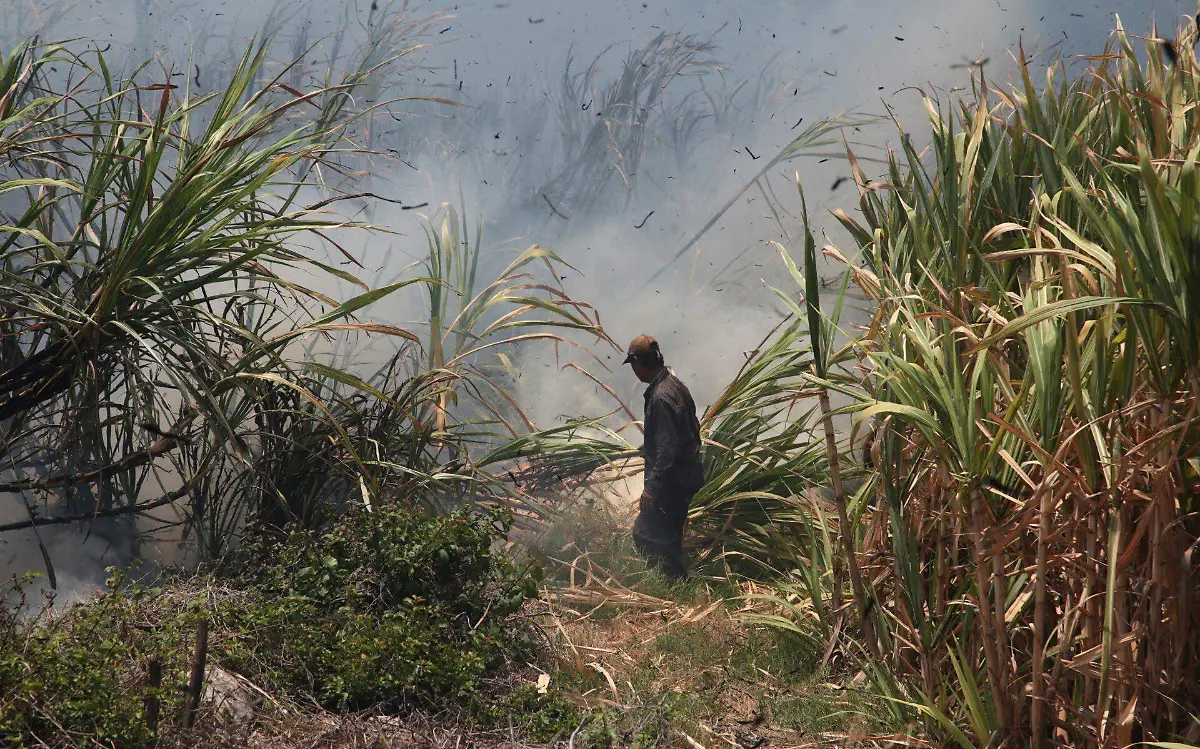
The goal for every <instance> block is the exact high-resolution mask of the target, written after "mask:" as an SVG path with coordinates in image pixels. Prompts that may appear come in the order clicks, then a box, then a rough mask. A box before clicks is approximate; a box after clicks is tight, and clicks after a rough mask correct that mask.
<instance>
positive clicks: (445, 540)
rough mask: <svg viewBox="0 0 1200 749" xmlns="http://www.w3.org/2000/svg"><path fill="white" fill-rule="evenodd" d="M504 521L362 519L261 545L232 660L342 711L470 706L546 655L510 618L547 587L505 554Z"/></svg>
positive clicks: (493, 516) (244, 563) (463, 514)
mask: <svg viewBox="0 0 1200 749" xmlns="http://www.w3.org/2000/svg"><path fill="white" fill-rule="evenodd" d="M507 529H508V519H507V517H505V516H504V515H502V514H499V513H495V512H491V513H481V512H479V511H478V510H467V511H460V512H457V513H454V514H451V515H446V516H429V515H426V514H423V513H421V512H419V511H416V510H413V509H410V508H405V507H399V506H394V505H393V506H383V507H376V508H375V509H374V511H373V512H368V511H366V510H365V509H357V510H353V511H351V512H350V513H348V514H347V515H345V516H343V517H342V518H340V519H339V520H338V521H337V523H336V524H335V525H334V526H333V527H332V528H330V529H328V530H327V531H325V532H323V533H314V532H312V531H308V530H304V529H296V530H293V531H292V532H290V533H289V534H288V536H287V537H286V538H285V539H283V540H282V541H271V540H260V541H259V542H257V543H254V544H252V545H251V546H250V548H249V550H248V552H247V553H246V554H245V555H244V556H243V558H242V559H241V560H240V564H239V567H241V568H242V569H244V570H248V572H246V573H244V574H243V575H242V577H241V584H242V585H243V586H245V587H246V588H247V589H249V590H252V591H253V596H252V600H253V601H254V602H253V603H252V604H251V605H249V606H246V607H244V608H242V609H240V610H238V611H234V612H229V613H230V615H231V616H232V617H233V618H234V620H235V621H233V622H231V624H232V625H233V626H232V627H231V628H232V629H233V630H234V631H235V632H237V633H238V634H237V635H236V636H235V637H233V638H232V639H231V640H229V641H227V642H226V643H225V644H223V646H222V652H221V656H222V658H223V659H224V661H225V662H226V663H227V664H228V665H230V666H231V667H233V668H234V669H235V670H239V671H241V672H243V673H247V674H257V675H258V676H259V677H261V678H263V679H264V680H265V681H267V682H268V683H270V684H272V685H273V686H274V687H275V688H278V689H282V690H285V691H288V692H292V693H303V694H311V695H314V696H315V697H316V698H317V699H318V701H320V702H321V704H323V705H324V706H326V707H328V708H331V709H342V708H351V709H357V708H364V707H370V706H377V705H391V706H398V705H402V704H412V703H428V702H432V701H434V700H438V701H445V700H447V699H449V700H452V701H458V702H462V701H465V700H467V699H469V698H471V697H472V696H473V695H475V694H476V693H477V692H478V691H479V690H480V689H481V687H482V684H483V680H484V679H485V678H487V677H488V676H489V675H491V674H493V673H495V672H496V671H497V670H498V669H500V668H501V667H502V666H503V665H504V664H505V663H506V661H507V660H508V659H510V658H514V657H519V656H523V655H525V654H527V653H528V652H529V650H530V649H531V648H532V646H533V644H534V643H533V640H532V638H531V637H530V636H529V634H528V632H524V631H522V629H521V628H520V627H514V626H513V623H512V622H511V621H510V620H509V618H510V616H511V615H512V614H513V613H514V612H516V611H517V610H518V609H519V608H520V607H521V605H522V604H523V603H524V601H525V597H526V596H527V595H530V594H532V593H533V592H534V591H535V590H536V584H537V580H536V579H535V577H534V575H533V574H531V573H528V572H525V571H518V570H517V569H515V568H514V567H513V566H512V564H511V563H510V562H509V561H508V560H507V559H506V558H504V557H503V556H502V555H500V554H497V553H494V552H493V549H492V545H493V543H494V542H495V541H497V540H499V539H501V538H503V536H504V534H505V533H506V532H507Z"/></svg>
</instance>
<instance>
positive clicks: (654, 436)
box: [625, 335, 704, 579]
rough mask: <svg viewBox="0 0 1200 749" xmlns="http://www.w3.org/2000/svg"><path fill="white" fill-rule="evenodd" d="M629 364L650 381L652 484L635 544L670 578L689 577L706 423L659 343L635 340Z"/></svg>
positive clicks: (647, 447)
mask: <svg viewBox="0 0 1200 749" xmlns="http://www.w3.org/2000/svg"><path fill="white" fill-rule="evenodd" d="M627 354H628V355H627V356H626V357H625V363H626V364H629V365H630V366H632V367H633V373H634V374H635V375H637V378H638V379H639V380H641V381H642V382H644V383H646V385H647V387H646V395H645V397H646V410H645V444H644V445H643V447H642V455H643V457H644V458H645V462H646V470H645V477H646V488H645V489H644V490H643V491H642V496H641V499H640V500H639V502H638V516H637V520H635V521H634V523H633V542H634V545H635V546H636V547H637V550H638V553H640V554H641V555H642V556H644V557H646V559H647V560H648V561H649V562H650V563H651V564H653V565H656V566H659V567H660V568H661V569H662V571H663V572H664V573H665V574H667V575H668V576H669V577H673V578H676V579H681V578H684V577H686V576H687V567H686V566H685V565H684V561H683V526H684V524H685V523H687V514H688V505H689V504H691V501H692V497H693V496H694V495H695V494H696V492H697V491H699V490H700V487H701V486H703V485H704V469H703V466H702V465H701V463H700V422H699V421H698V420H697V419H696V403H695V401H693V400H692V394H691V393H689V392H688V389H687V386H686V385H684V384H683V383H682V382H680V381H679V378H677V377H676V376H675V375H673V374H671V372H670V370H668V369H667V367H666V364H665V362H664V361H663V355H662V350H661V349H659V347H658V341H656V340H654V339H653V338H651V337H650V336H647V335H640V336H638V337H637V338H634V339H633V342H632V343H630V344H629V350H628V352H627Z"/></svg>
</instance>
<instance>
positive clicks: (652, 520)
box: [633, 486, 695, 578]
mask: <svg viewBox="0 0 1200 749" xmlns="http://www.w3.org/2000/svg"><path fill="white" fill-rule="evenodd" d="M694 494H695V492H694V491H688V490H687V489H686V488H685V487H682V486H671V487H668V488H667V489H666V490H665V491H662V492H660V496H657V497H654V498H653V499H652V501H651V502H650V503H648V504H647V506H646V507H645V508H643V509H642V510H641V511H640V512H638V516H637V519H636V520H634V521H633V545H634V547H635V548H636V549H637V550H638V553H639V554H641V555H642V556H643V557H645V558H646V561H648V562H649V563H650V564H651V565H653V566H657V567H660V568H661V569H662V571H663V572H664V573H665V574H666V575H667V576H668V577H674V578H683V577H686V576H687V567H686V565H685V564H684V562H683V526H684V524H686V523H687V514H688V505H690V504H691V502H692V496H693V495H694Z"/></svg>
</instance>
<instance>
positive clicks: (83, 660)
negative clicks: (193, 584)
mask: <svg viewBox="0 0 1200 749" xmlns="http://www.w3.org/2000/svg"><path fill="white" fill-rule="evenodd" d="M122 579H123V578H114V581H113V583H112V585H111V587H112V588H113V590H110V592H109V593H107V594H105V595H103V596H100V597H99V598H97V599H95V600H94V601H92V602H90V603H88V604H87V605H84V606H78V607H76V608H74V609H72V610H70V611H68V612H66V613H64V614H60V615H54V616H50V615H48V614H46V612H42V614H43V615H42V616H31V615H30V614H31V612H29V611H28V610H27V609H26V607H24V606H23V605H18V606H13V607H10V608H0V745H3V746H17V747H24V746H44V745H46V744H50V745H73V744H76V743H78V744H87V745H89V746H97V745H98V746H106V747H129V746H140V745H142V744H144V743H146V742H147V741H148V740H149V739H150V738H151V733H150V730H149V728H148V727H147V724H146V715H145V704H146V703H145V700H146V697H148V696H149V695H150V689H149V687H148V685H147V684H146V679H145V666H146V664H147V663H148V661H149V659H150V658H151V657H158V658H159V659H160V662H162V663H163V666H164V667H163V683H162V685H161V686H160V687H158V688H157V690H156V692H157V695H156V696H157V697H158V699H159V700H160V702H161V704H162V705H163V708H162V709H163V714H164V715H171V714H178V712H179V710H180V709H181V708H182V704H183V694H184V684H185V681H186V678H187V677H186V667H187V650H186V647H185V646H184V645H183V642H182V640H183V636H184V635H183V632H184V630H185V629H186V628H187V625H186V622H187V612H186V611H185V612H181V613H180V615H179V617H178V620H177V621H175V622H172V626H170V627H169V628H168V629H165V630H163V631H161V632H159V631H156V632H153V633H151V632H146V631H142V630H139V629H138V628H137V627H136V626H135V622H136V621H137V617H135V616H134V611H135V607H134V606H133V605H132V604H134V603H135V602H136V601H138V600H141V599H142V598H143V597H146V596H149V597H153V596H152V595H151V594H150V593H149V591H148V590H147V589H145V588H140V587H137V586H131V587H130V588H129V589H128V590H123V591H120V592H118V591H116V590H115V587H116V586H117V584H118V581H120V580H122ZM23 617H25V618H23Z"/></svg>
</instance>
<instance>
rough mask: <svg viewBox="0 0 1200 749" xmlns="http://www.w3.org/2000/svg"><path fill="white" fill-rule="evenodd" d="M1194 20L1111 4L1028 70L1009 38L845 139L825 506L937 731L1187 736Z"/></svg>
mask: <svg viewBox="0 0 1200 749" xmlns="http://www.w3.org/2000/svg"><path fill="white" fill-rule="evenodd" d="M1195 37H1196V31H1195V29H1194V28H1192V27H1190V26H1189V28H1187V29H1185V30H1184V31H1182V32H1181V33H1180V34H1179V36H1178V38H1177V41H1175V42H1172V43H1168V42H1166V40H1162V39H1153V38H1152V39H1149V40H1148V41H1147V43H1146V47H1145V51H1144V55H1143V59H1142V60H1139V59H1138V56H1137V54H1136V53H1135V50H1134V46H1133V43H1132V42H1131V40H1130V37H1129V35H1128V34H1127V33H1126V32H1125V31H1124V29H1123V28H1121V27H1120V26H1118V28H1117V30H1116V31H1115V33H1114V35H1113V38H1112V42H1111V43H1110V45H1109V47H1108V48H1107V49H1106V50H1105V52H1104V54H1102V55H1100V56H1097V57H1095V58H1091V59H1090V60H1089V61H1088V63H1087V67H1086V69H1085V70H1082V71H1076V72H1075V73H1071V72H1070V71H1068V70H1067V69H1065V68H1064V66H1063V65H1059V64H1055V65H1052V66H1051V67H1050V68H1049V69H1048V70H1047V71H1046V75H1045V81H1044V84H1039V83H1035V75H1034V72H1033V71H1032V70H1031V69H1030V67H1029V65H1028V62H1027V61H1025V58H1024V55H1023V54H1022V55H1021V57H1020V58H1018V59H1019V67H1018V70H1019V74H1020V77H1019V80H1018V81H1017V83H1016V85H1015V86H1013V87H1012V88H1011V90H1007V91H997V90H995V89H993V88H990V87H989V86H988V85H987V82H986V81H985V80H984V78H983V77H982V75H981V76H980V77H979V78H978V79H977V80H976V81H975V85H974V91H973V96H971V97H968V98H965V99H963V100H958V101H955V102H953V103H952V104H950V105H946V104H943V103H940V102H937V101H934V100H932V99H926V104H927V109H928V112H929V118H930V123H931V132H930V135H931V142H930V145H929V147H928V148H927V149H925V150H923V151H921V152H918V150H917V148H916V146H915V145H914V143H913V139H912V138H911V137H910V136H909V135H908V134H906V133H902V134H901V139H900V142H901V150H900V151H899V152H898V153H893V154H892V155H891V157H890V160H889V163H888V167H887V173H886V174H884V175H881V176H880V177H878V178H876V179H875V180H869V179H868V178H867V177H866V176H865V175H864V174H863V172H862V170H861V168H860V167H859V165H858V162H857V161H856V160H855V157H854V154H853V153H850V154H849V156H850V163H851V168H852V171H853V175H854V178H855V180H856V182H857V184H858V188H859V193H860V196H861V199H860V203H859V211H858V214H859V215H857V216H854V217H851V216H849V215H847V214H845V213H842V212H837V217H838V218H839V219H840V220H841V222H842V224H843V225H844V227H845V228H846V229H847V230H848V231H849V233H850V235H851V236H852V237H853V240H854V245H855V250H856V251H857V254H858V257H860V258H861V262H856V263H854V264H853V265H852V266H851V267H850V268H849V270H848V272H849V273H850V274H851V275H852V277H853V279H854V280H855V281H856V282H857V283H858V285H859V286H860V287H861V288H862V289H863V290H864V291H865V292H866V293H867V294H868V295H869V296H870V297H871V298H872V299H873V300H874V301H875V303H876V304H877V305H878V310H877V313H876V314H875V316H874V319H873V320H872V321H871V323H870V327H869V330H868V331H867V332H866V334H865V335H864V336H863V337H862V338H861V339H860V340H859V341H858V342H857V346H858V348H859V351H860V356H861V359H862V362H863V364H864V366H866V367H867V368H868V369H869V370H870V375H869V377H867V378H866V379H865V380H864V381H863V383H862V385H863V392H862V393H861V395H860V396H859V397H858V399H857V400H858V404H857V405H856V406H855V407H854V408H855V409H856V410H858V411H860V412H861V415H863V416H868V417H874V418H875V419H876V421H877V423H878V424H879V428H878V430H877V432H876V435H875V438H874V446H873V450H872V451H873V453H874V455H875V461H874V462H875V467H874V471H873V473H872V476H871V478H870V483H869V486H870V491H871V492H873V494H874V497H875V503H874V505H873V506H872V507H870V508H864V510H863V512H862V514H861V517H859V518H858V519H857V525H856V527H854V528H851V529H846V528H843V532H846V533H852V534H853V536H854V540H855V549H856V554H857V557H858V560H859V562H860V564H862V565H863V570H864V574H865V577H866V579H867V581H868V582H869V586H870V588H871V590H870V591H868V595H869V596H870V597H871V598H873V599H874V600H875V601H878V603H879V605H878V606H876V607H874V609H873V612H872V613H871V616H872V617H873V619H874V624H875V625H876V628H877V629H878V631H879V637H880V643H881V645H882V648H883V651H884V653H883V658H884V659H885V662H886V664H887V665H888V667H890V668H891V669H892V670H893V671H894V672H896V673H898V674H899V675H900V676H901V677H902V678H901V679H900V681H899V683H900V684H901V685H903V684H909V685H911V686H909V687H903V686H898V687H895V689H896V693H895V695H894V697H895V699H896V700H898V701H899V702H901V703H904V704H905V705H907V706H908V708H909V709H911V710H912V711H913V715H919V716H922V717H923V718H924V719H925V720H926V721H927V725H928V727H929V728H930V730H932V731H933V732H935V733H938V734H941V735H942V736H944V738H945V741H946V743H948V744H953V745H957V746H962V747H974V746H989V745H990V746H996V745H998V744H999V745H1004V746H1030V745H1032V746H1034V747H1047V746H1051V745H1065V746H1080V747H1084V746H1095V747H1124V746H1128V745H1129V744H1131V743H1133V742H1136V741H1160V742H1161V741H1176V742H1178V741H1186V742H1190V743H1195V742H1196V740H1197V739H1198V738H1200V721H1198V719H1197V715H1198V714H1200V686H1198V684H1200V682H1197V680H1196V678H1195V671H1196V667H1197V665H1198V664H1200V606H1198V605H1197V603H1196V602H1197V600H1200V599H1198V598H1197V596H1198V594H1200V575H1198V574H1197V561H1198V560H1197V557H1198V547H1200V540H1198V539H1200V514H1198V510H1200V505H1198V504H1197V489H1200V483H1198V480H1200V422H1198V421H1197V418H1196V417H1197V415H1198V413H1200V332H1198V331H1200V328H1198V326H1197V320H1198V319H1200V317H1198V314H1200V172H1198V171H1197V161H1198V159H1200V127H1198V122H1197V114H1196V111H1197V104H1198V103H1200V84H1198V82H1197V81H1198V78H1197V74H1198V72H1200V68H1198V66H1197V61H1196V56H1195V54H1194V52H1193V42H1194V41H1195ZM826 251H827V252H828V253H829V254H831V255H834V256H835V257H843V253H841V252H839V251H838V250H836V249H835V248H832V247H830V248H827V249H826ZM847 254H848V253H847ZM843 259H844V257H843Z"/></svg>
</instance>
